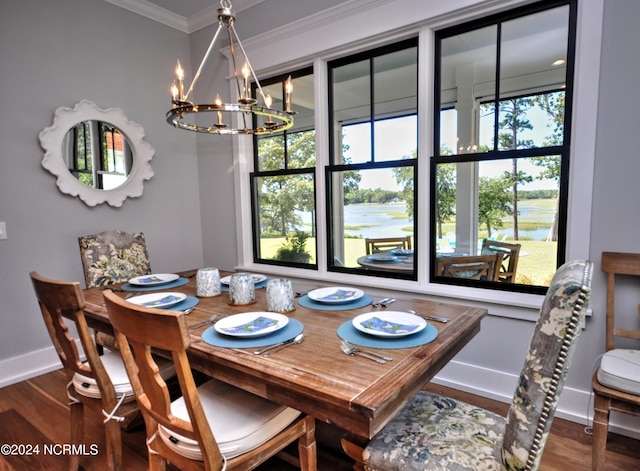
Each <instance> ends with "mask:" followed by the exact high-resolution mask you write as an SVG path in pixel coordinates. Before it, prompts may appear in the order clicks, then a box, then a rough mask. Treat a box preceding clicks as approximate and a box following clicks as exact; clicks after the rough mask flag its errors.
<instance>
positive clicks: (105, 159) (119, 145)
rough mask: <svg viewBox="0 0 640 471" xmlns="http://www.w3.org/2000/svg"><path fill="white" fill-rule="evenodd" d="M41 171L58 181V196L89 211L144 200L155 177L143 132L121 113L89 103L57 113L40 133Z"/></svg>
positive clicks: (118, 109) (84, 101)
mask: <svg viewBox="0 0 640 471" xmlns="http://www.w3.org/2000/svg"><path fill="white" fill-rule="evenodd" d="M40 145H41V146H42V148H43V149H44V151H45V154H44V158H43V159H42V166H43V167H44V168H46V169H47V170H48V171H49V172H51V173H52V174H53V175H55V176H56V177H57V184H58V188H59V189H60V191H61V192H62V193H65V194H68V195H72V196H78V197H79V198H80V199H81V200H82V201H84V203H85V204H87V205H88V206H95V205H97V204H102V203H107V204H109V205H111V206H122V203H123V202H124V200H125V199H127V198H134V197H138V196H141V195H142V190H143V182H144V180H149V179H150V178H151V177H152V176H153V169H152V168H151V165H150V163H149V162H150V161H151V159H152V157H153V154H154V150H153V147H151V145H150V144H149V143H148V142H146V141H144V128H143V127H142V126H141V125H139V124H137V123H134V122H131V121H129V120H128V119H127V117H126V116H125V114H124V112H123V111H122V110H121V109H120V108H108V109H106V110H102V109H100V108H98V107H97V106H96V105H95V104H94V103H93V102H91V101H89V100H82V101H81V102H80V103H78V104H77V105H76V106H75V107H74V108H65V107H60V108H58V109H57V110H56V112H55V116H54V118H53V124H52V125H51V126H50V127H48V128H45V129H43V130H42V132H41V133H40Z"/></svg>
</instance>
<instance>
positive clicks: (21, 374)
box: [0, 346, 62, 388]
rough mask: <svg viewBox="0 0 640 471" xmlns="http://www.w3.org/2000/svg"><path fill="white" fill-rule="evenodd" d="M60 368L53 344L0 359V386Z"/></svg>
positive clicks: (60, 364)
mask: <svg viewBox="0 0 640 471" xmlns="http://www.w3.org/2000/svg"><path fill="white" fill-rule="evenodd" d="M60 368H62V363H61V362H60V359H59V358H58V354H57V353H56V350H55V348H53V346H51V347H47V348H43V349H42V350H36V351H34V352H29V353H27V354H25V355H20V356H17V357H12V358H7V359H6V360H2V361H0V372H1V373H0V388H4V387H5V386H10V385H12V384H15V383H19V382H20V381H25V380H27V379H30V378H34V377H36V376H40V375H42V374H45V373H49V372H50V371H55V370H58V369H60Z"/></svg>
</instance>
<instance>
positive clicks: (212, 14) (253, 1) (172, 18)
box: [105, 0, 264, 33]
mask: <svg viewBox="0 0 640 471" xmlns="http://www.w3.org/2000/svg"><path fill="white" fill-rule="evenodd" d="M105 1H106V2H109V3H112V4H114V5H117V6H119V7H122V8H125V9H127V10H129V11H132V12H134V13H138V14H139V15H142V16H145V17H147V18H149V19H152V20H154V21H157V22H159V23H162V24H165V25H167V26H171V27H172V28H175V29H178V30H180V31H183V32H185V33H193V32H194V31H197V30H199V29H201V28H204V27H206V26H209V25H211V24H213V23H216V22H217V21H218V17H217V11H218V8H220V3H221V2H220V1H218V0H105ZM263 1H264V0H233V1H230V0H225V5H226V4H232V10H233V11H234V12H235V13H238V12H240V11H242V10H246V9H247V8H250V7H252V6H254V5H257V4H258V3H262V2H263Z"/></svg>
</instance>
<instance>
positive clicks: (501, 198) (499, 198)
mask: <svg viewBox="0 0 640 471" xmlns="http://www.w3.org/2000/svg"><path fill="white" fill-rule="evenodd" d="M510 186H511V176H510V175H509V174H508V173H505V174H504V175H503V176H502V177H497V178H488V177H481V178H480V188H479V195H478V223H479V224H480V225H482V224H484V225H485V226H486V228H487V237H488V238H491V235H492V234H491V229H492V228H496V229H497V228H500V227H502V224H503V223H502V219H503V218H504V217H506V216H509V215H511V214H512V213H513V208H512V207H511V205H510V204H509V203H510V202H511V201H510V199H511V198H510V195H509V191H508V189H509V187H510Z"/></svg>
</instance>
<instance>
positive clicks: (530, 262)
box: [260, 237, 557, 286]
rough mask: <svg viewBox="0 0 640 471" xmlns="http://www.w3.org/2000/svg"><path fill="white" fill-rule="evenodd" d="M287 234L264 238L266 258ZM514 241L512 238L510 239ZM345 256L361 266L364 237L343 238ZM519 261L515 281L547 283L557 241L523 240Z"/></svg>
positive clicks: (310, 243) (310, 245)
mask: <svg viewBox="0 0 640 471" xmlns="http://www.w3.org/2000/svg"><path fill="white" fill-rule="evenodd" d="M284 240H285V238H284V237H279V238H273V239H262V240H261V241H260V250H261V254H262V257H263V258H271V257H273V256H274V255H275V253H276V250H277V249H278V247H280V245H282V243H283V242H284ZM507 242H511V241H507ZM344 243H345V253H346V257H345V260H344V261H343V263H344V265H345V266H347V267H358V266H359V265H358V264H357V262H356V260H357V259H358V257H361V256H362V255H364V254H365V248H364V239H355V238H347V239H345V240H344ZM519 243H520V244H522V248H521V249H520V259H519V261H518V272H517V274H516V282H517V283H523V284H534V285H538V286H548V285H549V282H550V281H551V277H552V276H553V274H554V273H555V271H556V270H555V257H556V246H557V243H556V242H544V241H531V240H523V241H520V242H519ZM315 249H316V240H315V238H312V237H311V238H309V239H308V241H307V250H308V251H309V252H310V253H311V254H312V255H311V263H315Z"/></svg>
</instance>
